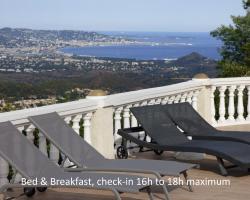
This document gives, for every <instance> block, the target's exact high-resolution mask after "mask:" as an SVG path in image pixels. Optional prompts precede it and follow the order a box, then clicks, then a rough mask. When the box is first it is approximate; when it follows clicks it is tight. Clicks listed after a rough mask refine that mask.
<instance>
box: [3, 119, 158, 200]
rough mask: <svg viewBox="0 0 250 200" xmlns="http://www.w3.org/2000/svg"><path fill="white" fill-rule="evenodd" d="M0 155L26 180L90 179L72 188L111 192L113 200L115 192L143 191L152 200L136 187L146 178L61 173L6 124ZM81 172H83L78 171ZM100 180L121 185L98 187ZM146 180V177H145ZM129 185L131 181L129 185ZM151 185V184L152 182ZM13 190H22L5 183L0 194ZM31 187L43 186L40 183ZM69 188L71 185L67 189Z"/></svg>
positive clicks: (144, 187)
mask: <svg viewBox="0 0 250 200" xmlns="http://www.w3.org/2000/svg"><path fill="white" fill-rule="evenodd" d="M0 156H1V157H2V158H3V159H5V160H6V161H7V162H8V163H9V164H10V165H12V166H13V167H14V168H15V169H16V170H17V171H18V172H19V173H20V174H21V175H22V176H23V178H26V179H30V180H32V179H35V178H37V179H38V180H40V179H41V178H45V179H46V180H50V179H51V178H55V179H58V180H70V179H71V178H72V179H73V180H74V179H76V178H77V177H78V178H81V179H91V180H92V183H93V186H92V185H86V186H79V185H78V186H76V187H78V188H79V187H80V188H86V189H87V188H88V189H99V190H110V191H112V192H113V193H114V195H115V197H116V199H120V194H119V193H125V192H129V193H136V192H139V191H142V190H147V191H148V194H149V197H150V199H153V195H152V193H151V191H150V185H147V184H146V185H143V186H142V185H138V184H136V183H137V179H138V178H145V177H146V176H135V175H128V174H118V173H116V174H114V173H103V172H95V171H91V170H89V171H88V170H87V169H85V171H84V172H83V171H82V172H80V171H81V170H79V169H77V170H74V169H72V171H70V169H68V171H65V170H64V169H62V168H60V167H59V166H57V165H56V164H55V163H54V162H53V161H51V160H49V158H47V157H46V156H45V155H44V154H43V153H41V152H40V150H39V149H38V148H37V147H35V145H33V144H32V143H31V142H29V141H28V140H27V138H26V137H25V136H24V135H23V134H22V133H20V132H19V131H18V130H17V129H16V128H15V126H14V125H12V124H11V123H10V122H3V123H0ZM82 170H84V169H82ZM101 178H104V179H106V180H117V179H118V178H119V179H120V180H122V185H119V186H108V185H101V186H100V185H98V183H97V180H99V179H101ZM147 178H148V177H147ZM126 180H132V181H133V183H134V184H133V185H127V184H126V183H125V181H126ZM131 183H132V182H131ZM153 183H154V181H153ZM46 186H47V187H65V186H62V185H55V186H54V185H53V186H52V185H46ZM15 187H25V186H22V185H21V184H8V185H4V186H2V187H1V188H0V192H1V193H5V191H6V189H7V188H15ZM28 187H31V188H34V187H44V185H43V186H42V185H41V184H39V185H36V186H28ZM71 187H73V186H71Z"/></svg>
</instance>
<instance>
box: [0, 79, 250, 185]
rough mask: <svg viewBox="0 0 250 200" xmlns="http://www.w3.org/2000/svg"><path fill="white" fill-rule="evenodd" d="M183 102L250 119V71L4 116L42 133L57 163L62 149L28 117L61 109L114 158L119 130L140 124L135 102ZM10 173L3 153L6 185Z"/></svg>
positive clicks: (208, 113) (217, 115) (240, 120)
mask: <svg viewBox="0 0 250 200" xmlns="http://www.w3.org/2000/svg"><path fill="white" fill-rule="evenodd" d="M179 102H189V103H190V104H192V106H193V107H194V108H195V109H196V110H197V111H198V112H199V113H200V114H201V115H202V116H203V117H204V118H205V119H206V120H207V121H208V122H209V123H211V124H212V125H213V126H228V125H237V124H245V123H250V77H249V78H248V77H244V78H218V79H193V80H190V81H187V82H182V83H178V84H174V85H169V86H164V87H157V88H150V89H144V90H139V91H132V92H126V93H120V94H114V95H108V96H103V97H88V98H87V99H83V100H79V101H73V102H68V103H62V104H56V105H49V106H43V107H38V108H31V109H24V110H18V111H12V112H6V113H1V114H0V122H4V121H11V122H12V123H13V124H14V125H15V126H16V127H17V128H18V129H19V130H20V132H22V131H25V132H26V137H27V139H28V140H29V141H31V142H32V143H34V139H35V136H36V143H37V145H38V147H39V149H40V150H41V151H42V152H43V153H44V154H46V155H47V156H49V157H50V159H51V160H53V161H54V162H56V163H57V162H58V160H59V157H60V152H59V150H58V149H57V148H56V147H55V146H53V145H52V144H51V145H50V148H49V152H47V149H48V148H47V145H48V144H47V142H46V138H45V137H44V135H43V134H42V133H40V132H39V133H38V135H34V130H35V127H34V125H33V124H31V123H30V122H29V121H28V117H29V116H34V115H40V114H45V113H51V112H57V113H59V115H60V116H61V117H62V118H64V120H65V122H66V123H68V124H71V125H72V128H73V129H74V130H75V132H76V133H77V134H80V133H83V137H84V139H85V140H86V141H87V142H88V143H90V144H91V145H93V146H94V147H95V148H96V149H97V150H98V151H99V152H100V153H102V154H103V155H104V156H106V157H107V158H114V152H115V151H114V150H115V149H114V144H117V143H119V142H120V136H119V135H118V134H117V130H118V129H120V128H127V127H135V126H137V125H138V123H137V121H136V119H135V117H134V116H133V115H132V114H131V113H130V111H129V108H131V107H136V106H144V105H153V104H171V103H179ZM140 134H141V135H143V134H144V133H140ZM37 139H38V140H37ZM148 139H150V138H148ZM104 141H105V145H104ZM116 146H117V145H116ZM10 148H11V147H10ZM8 174H9V164H8V163H7V162H6V161H5V160H3V159H2V158H0V185H1V184H5V183H7V182H8V179H7V176H8ZM18 179H20V175H19V176H17V178H16V180H18Z"/></svg>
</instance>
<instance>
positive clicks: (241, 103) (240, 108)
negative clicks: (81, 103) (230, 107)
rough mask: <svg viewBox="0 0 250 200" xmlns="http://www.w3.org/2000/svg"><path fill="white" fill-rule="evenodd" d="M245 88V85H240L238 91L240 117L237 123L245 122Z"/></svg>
mask: <svg viewBox="0 0 250 200" xmlns="http://www.w3.org/2000/svg"><path fill="white" fill-rule="evenodd" d="M244 88H245V86H244V85H240V86H239V87H238V88H237V90H238V106H237V113H238V117H237V121H239V122H242V121H244V120H245V119H244V117H243V113H244V107H243V90H244Z"/></svg>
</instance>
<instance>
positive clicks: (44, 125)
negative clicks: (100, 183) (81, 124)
mask: <svg viewBox="0 0 250 200" xmlns="http://www.w3.org/2000/svg"><path fill="white" fill-rule="evenodd" d="M29 120H30V121H31V122H32V123H33V124H34V125H35V126H36V127H37V128H38V129H39V130H40V131H41V132H42V133H43V134H44V135H45V136H46V137H47V138H48V139H49V140H50V141H51V142H52V143H53V144H54V145H55V146H56V147H57V148H58V149H60V151H61V152H62V153H63V154H65V155H66V156H67V157H68V158H69V159H70V160H71V161H73V162H74V163H75V164H76V165H77V166H78V167H87V168H88V169H95V170H99V169H100V168H101V169H102V170H104V171H123V172H131V173H145V174H155V175H157V176H158V178H160V177H161V176H179V175H180V174H183V175H184V177H185V179H187V170H189V169H191V168H193V167H195V165H194V164H189V163H181V162H176V161H160V160H159V161H158V160H157V161H155V160H114V159H106V158H104V157H103V156H102V155H101V154H100V153H99V152H97V151H96V150H95V149H94V148H93V147H92V146H91V145H89V144H88V143H87V142H86V141H84V139H83V138H81V137H80V136H79V135H77V134H76V133H75V131H74V130H73V129H72V128H71V127H70V126H69V125H68V124H66V123H65V122H64V120H63V119H62V118H61V117H60V116H59V115H58V114H57V113H50V114H45V115H39V116H33V117H30V118H29ZM189 188H190V190H191V187H189Z"/></svg>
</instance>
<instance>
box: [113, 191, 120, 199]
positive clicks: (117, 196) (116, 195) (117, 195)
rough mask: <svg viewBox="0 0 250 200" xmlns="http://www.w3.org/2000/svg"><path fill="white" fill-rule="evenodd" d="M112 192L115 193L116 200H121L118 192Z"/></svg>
mask: <svg viewBox="0 0 250 200" xmlns="http://www.w3.org/2000/svg"><path fill="white" fill-rule="evenodd" d="M111 191H112V192H113V194H114V196H115V199H116V200H121V197H120V194H119V192H118V191H117V190H115V189H112V190H111Z"/></svg>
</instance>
